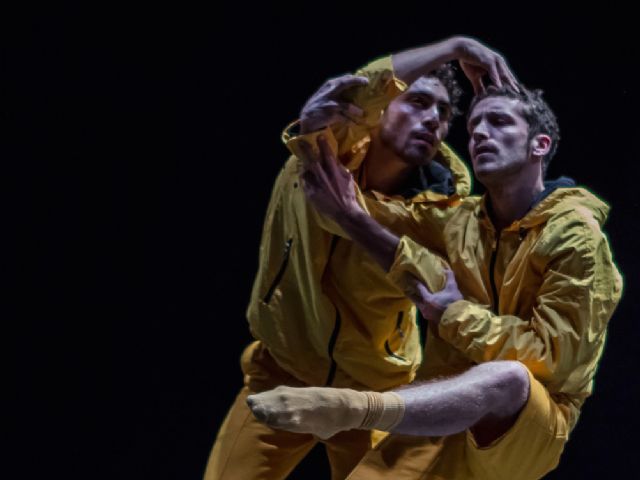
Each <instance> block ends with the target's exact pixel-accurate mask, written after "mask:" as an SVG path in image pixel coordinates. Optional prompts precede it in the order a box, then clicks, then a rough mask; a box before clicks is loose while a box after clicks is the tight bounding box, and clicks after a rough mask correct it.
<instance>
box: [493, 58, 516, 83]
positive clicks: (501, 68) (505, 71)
mask: <svg viewBox="0 0 640 480" xmlns="http://www.w3.org/2000/svg"><path fill="white" fill-rule="evenodd" d="M497 68H498V72H499V74H500V76H501V77H502V78H503V80H504V81H505V82H506V83H507V85H509V86H510V87H511V88H513V89H514V90H515V91H516V92H519V91H520V87H519V86H518V80H517V79H516V77H515V75H514V74H513V72H511V70H510V69H509V67H508V66H507V62H506V61H505V60H504V58H502V57H500V58H499V59H498V65H497Z"/></svg>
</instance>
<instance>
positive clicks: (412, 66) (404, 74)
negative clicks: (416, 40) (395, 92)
mask: <svg viewBox="0 0 640 480" xmlns="http://www.w3.org/2000/svg"><path fill="white" fill-rule="evenodd" d="M459 47H460V38H459V37H452V38H448V39H446V40H442V41H440V42H437V43H432V44H431V45H426V46H424V47H418V48H414V49H411V50H405V51H403V52H399V53H396V54H393V55H392V61H393V70H394V73H395V75H396V77H398V78H399V79H401V80H402V81H404V82H405V83H407V84H411V83H413V82H414V81H415V80H417V79H418V78H419V77H421V76H422V75H425V74H427V73H429V72H431V71H432V70H435V69H436V68H438V67H439V66H440V65H442V64H444V63H447V62H450V61H452V60H455V59H457V58H458V50H459Z"/></svg>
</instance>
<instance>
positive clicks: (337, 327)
mask: <svg viewBox="0 0 640 480" xmlns="http://www.w3.org/2000/svg"><path fill="white" fill-rule="evenodd" d="M339 239H340V237H338V236H337V235H334V236H333V238H332V239H331V246H330V247H329V255H328V256H327V265H329V261H330V260H331V257H332V256H333V252H334V251H335V249H336V245H338V240H339ZM334 308H335V309H336V322H335V324H334V326H333V332H331V338H329V346H328V348H327V353H328V355H329V360H331V364H330V365H329V374H328V375H327V381H326V382H325V384H324V385H325V387H328V386H329V385H331V384H332V383H333V378H334V377H335V375H336V368H337V364H336V359H335V358H333V349H334V348H335V347H336V341H337V340H338V333H340V326H341V325H342V318H341V317H340V311H339V310H338V307H336V306H335V305H334Z"/></svg>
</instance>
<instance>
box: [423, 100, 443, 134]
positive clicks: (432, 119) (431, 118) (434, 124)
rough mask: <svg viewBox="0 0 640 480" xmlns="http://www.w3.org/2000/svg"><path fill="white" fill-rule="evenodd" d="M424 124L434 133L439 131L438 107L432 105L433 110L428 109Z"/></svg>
mask: <svg viewBox="0 0 640 480" xmlns="http://www.w3.org/2000/svg"><path fill="white" fill-rule="evenodd" d="M422 124H423V125H424V126H425V127H427V128H428V129H429V130H432V131H435V130H437V129H438V127H439V126H440V110H439V109H438V105H436V104H435V103H434V104H433V105H431V108H428V109H426V110H425V111H424V116H423V117H422Z"/></svg>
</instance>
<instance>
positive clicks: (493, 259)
mask: <svg viewBox="0 0 640 480" xmlns="http://www.w3.org/2000/svg"><path fill="white" fill-rule="evenodd" d="M499 246H500V232H496V239H495V240H494V242H493V252H492V253H491V263H490V264H489V281H490V282H491V293H492V294H493V313H495V314H496V315H499V313H498V312H499V311H500V299H499V298H498V289H497V288H496V280H495V278H494V274H495V268H496V260H497V257H498V247H499Z"/></svg>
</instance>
